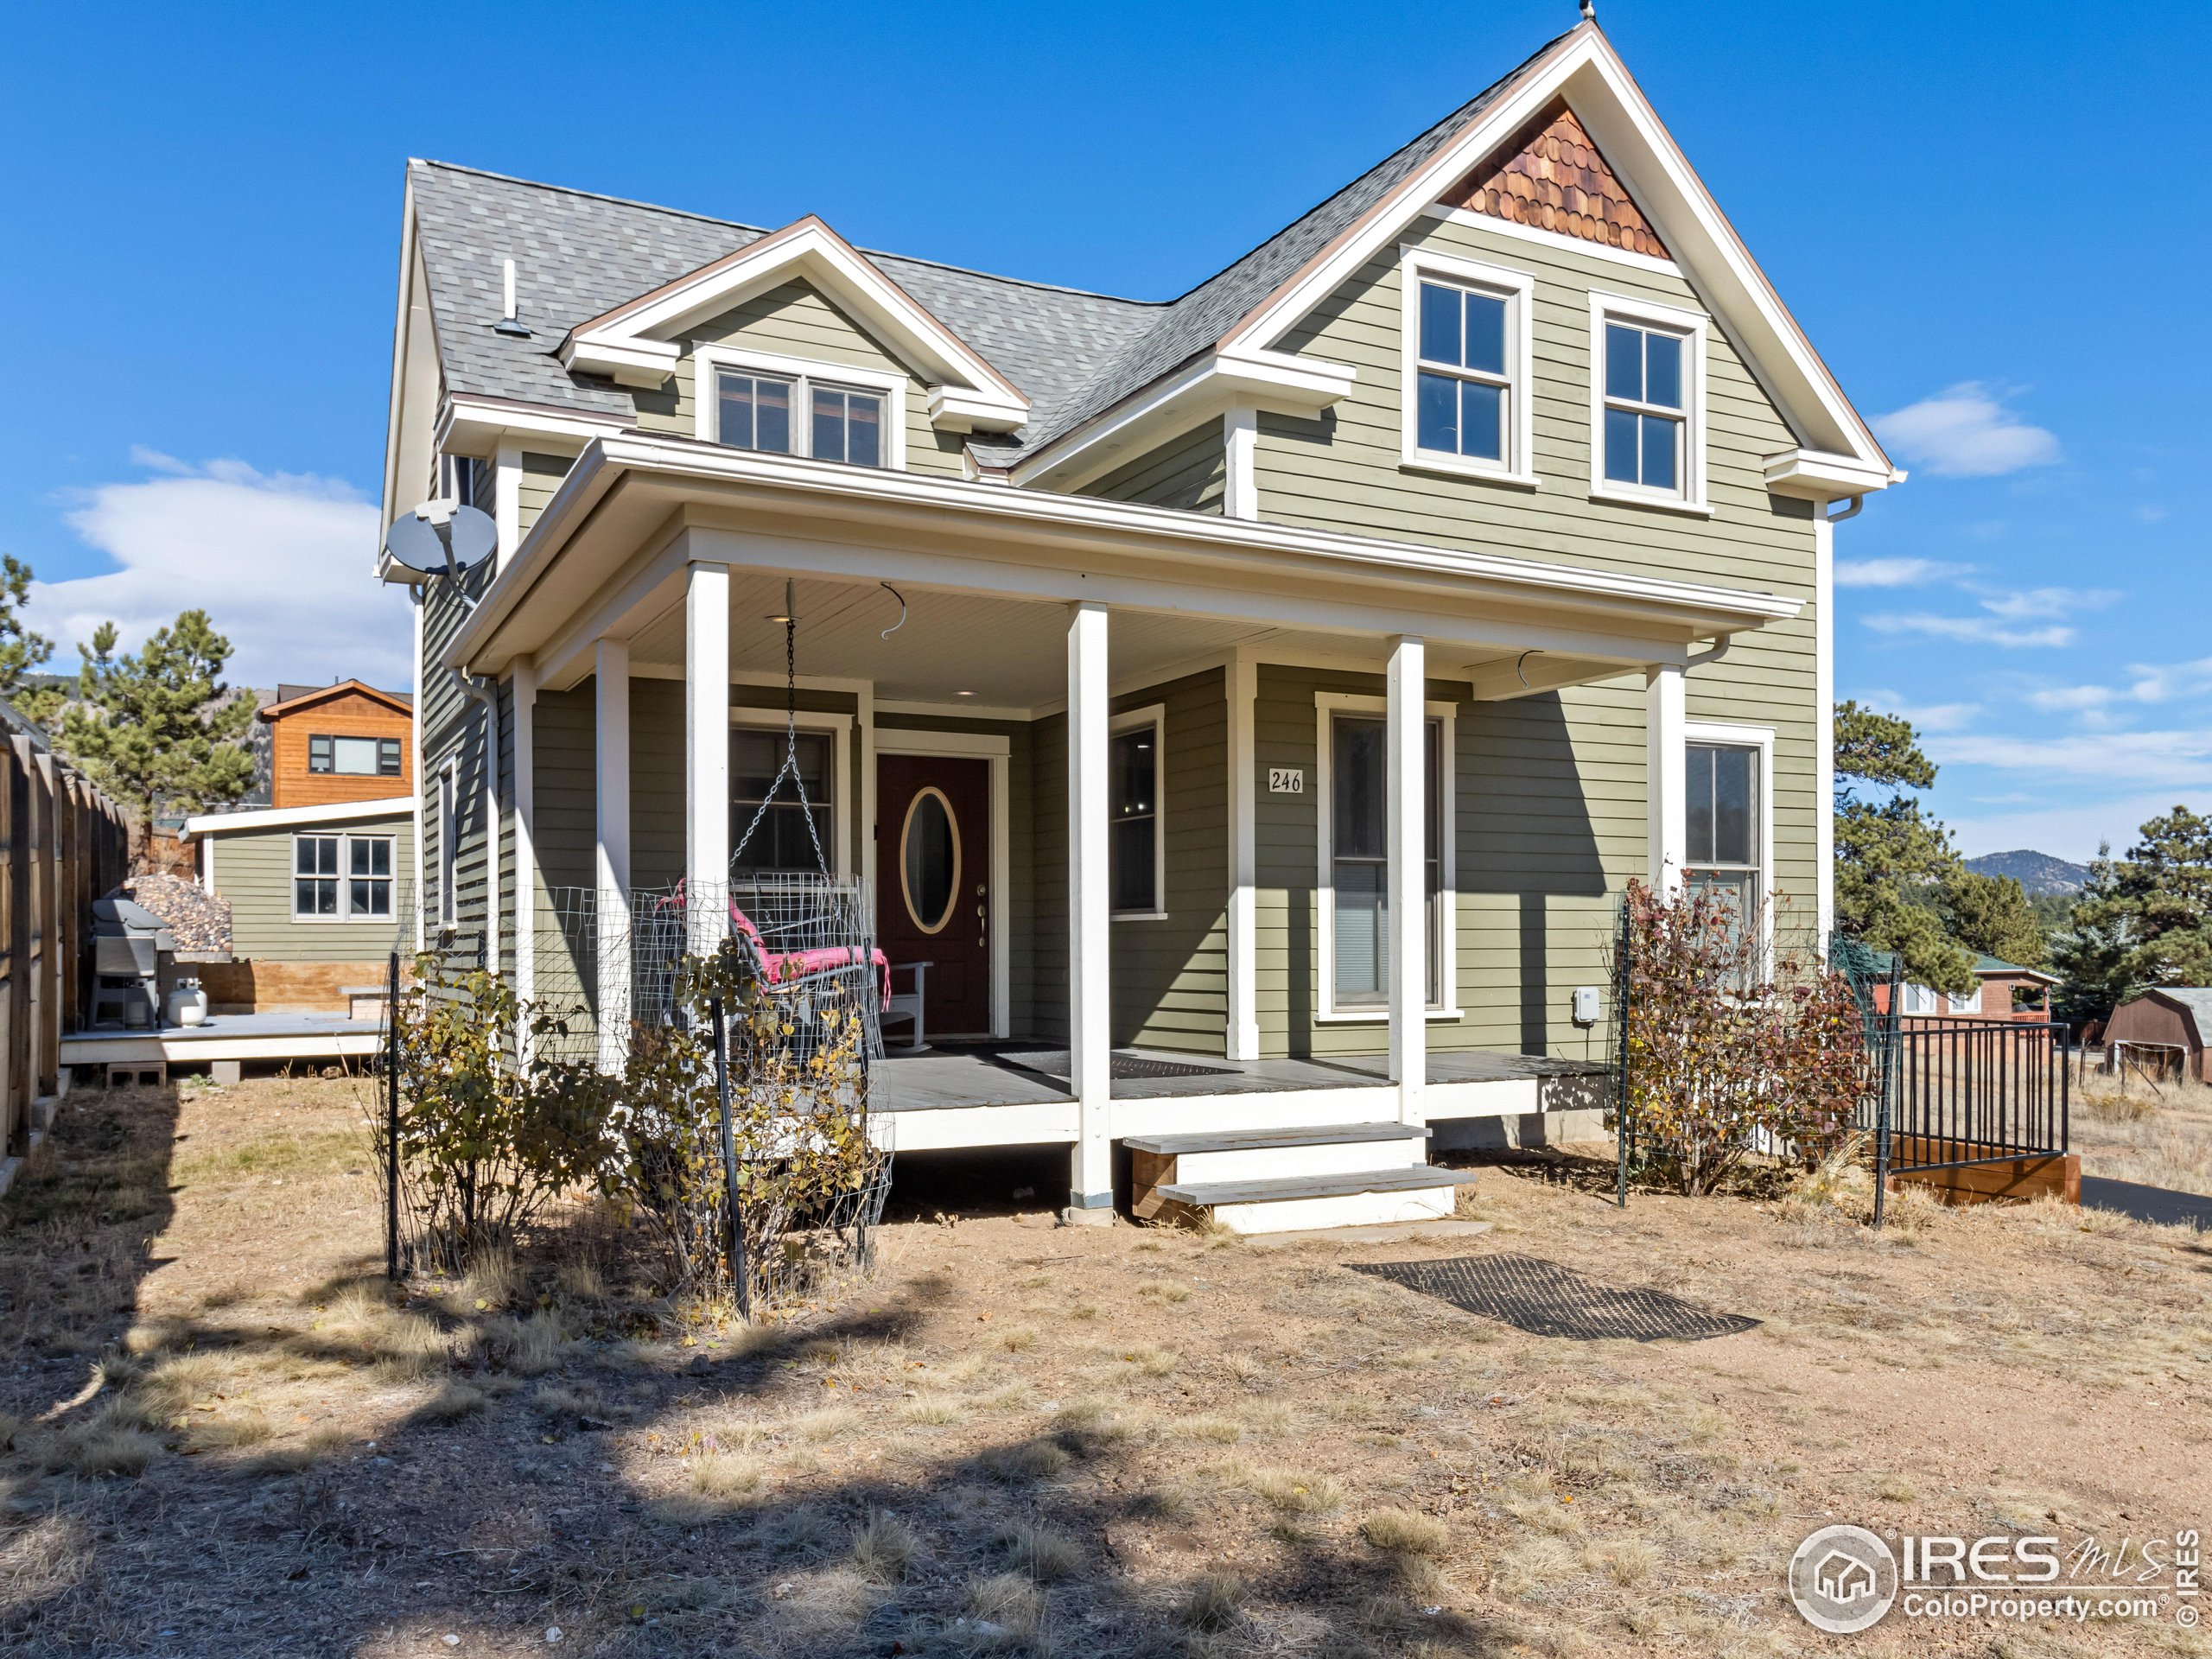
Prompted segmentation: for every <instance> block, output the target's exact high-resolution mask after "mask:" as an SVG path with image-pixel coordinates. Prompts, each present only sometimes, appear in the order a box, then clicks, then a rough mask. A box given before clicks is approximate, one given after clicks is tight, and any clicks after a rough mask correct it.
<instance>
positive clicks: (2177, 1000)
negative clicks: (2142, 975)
mask: <svg viewBox="0 0 2212 1659" xmlns="http://www.w3.org/2000/svg"><path fill="white" fill-rule="evenodd" d="M2206 1033H2212V986H2204V985H2161V986H2159V987H2158V988H2156V989H2154V990H2148V991H2145V992H2144V993H2143V994H2142V995H2139V996H2136V997H2132V998H2130V999H2129V1000H2128V1001H2125V1002H2123V1003H2121V1004H2120V1006H2119V1007H2116V1008H2114V1009H2113V1011H2112V1018H2111V1019H2110V1020H2107V1021H2106V1022H2105V1067H2106V1069H2107V1071H2110V1070H2113V1069H2115V1068H2116V1067H2117V1066H2118V1065H2119V1064H2120V1058H2121V1057H2122V1055H2123V1054H2124V1055H2125V1056H2126V1058H2128V1059H2130V1060H2133V1061H2134V1062H2136V1063H2137V1064H2139V1065H2144V1066H2145V1067H2149V1068H2152V1069H2153V1070H2154V1071H2175V1070H2177V1071H2180V1073H2181V1075H2183V1077H2195V1078H2196V1080H2197V1081H2198V1082H2200V1083H2212V1075H2208V1074H2207V1072H2206V1070H2205V1060H2204V1039H2205V1036H2206Z"/></svg>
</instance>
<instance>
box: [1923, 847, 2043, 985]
mask: <svg viewBox="0 0 2212 1659" xmlns="http://www.w3.org/2000/svg"><path fill="white" fill-rule="evenodd" d="M1936 912H1937V914H1938V915H1940V916H1941V917H1942V919H1943V925H1944V927H1945V928H1946V929H1948V931H1949V932H1950V935H1951V937H1952V938H1954V939H1956V940H1957V941H1958V942H1959V943H1960V944H1963V945H1964V946H1966V948H1967V950H1979V951H1980V952H1982V953H1983V954H1984V955H1985V956H1992V957H1998V958H1999V959H2000V960H2002V961H2005V962H2010V963H2018V965H2019V966H2021V967H2023V968H2040V967H2042V966H2043V964H2044V957H2046V956H2047V955H2048V954H2049V951H2050V944H2049V942H2048V940H2047V939H2046V938H2045V937H2044V925H2043V918H2042V917H2041V916H2039V915H2037V912H2036V908H2035V906H2033V905H2031V904H2030V903H2029V902H2028V895H2027V893H2025V892H2024V891H2023V890H2022V888H2021V887H2020V884H2019V883H2018V881H2016V880H2013V879H2012V877H2011V876H2009V875H1981V874H1976V873H1975V872H1974V871H1973V870H1970V869H1968V868H1966V866H1965V865H1963V864H1961V865H1960V866H1958V867H1957V868H1955V869H1954V870H1952V871H1951V872H1950V873H1949V874H1947V875H1946V876H1945V877H1944V878H1943V885H1942V887H1940V888H1939V889H1938V890H1937V893H1936Z"/></svg>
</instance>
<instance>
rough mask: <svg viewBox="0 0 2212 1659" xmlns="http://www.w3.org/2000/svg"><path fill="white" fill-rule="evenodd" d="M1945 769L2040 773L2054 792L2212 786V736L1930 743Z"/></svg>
mask: <svg viewBox="0 0 2212 1659" xmlns="http://www.w3.org/2000/svg"><path fill="white" fill-rule="evenodd" d="M1928 751H1929V759H1930V760H1934V761H1935V762H1936V765H1938V766H1989V767H1992V768H1993V769H1994V770H1996V771H1999V772H2032V773H2034V774H2036V776H2037V779H2038V780H2039V781H2041V782H2042V783H2043V784H2044V785H2045V786H2046V788H2048V789H2050V790H2053V791H2056V790H2057V789H2059V788H2062V787H2071V786H2073V785H2079V784H2097V783H2133V784H2158V785H2162V786H2165V787H2171V788H2175V789H2204V788H2208V787H2212V731H2186V730H2175V731H2164V732H2095V733H2084V734H2079V735H2075V736H2063V737H2050V736H2026V737H2019V736H2009V735H2004V734H1997V733H1984V734H1955V735H1951V736H1945V737H1942V738H1938V739H1935V740H1932V741H1930V742H1929V745H1928Z"/></svg>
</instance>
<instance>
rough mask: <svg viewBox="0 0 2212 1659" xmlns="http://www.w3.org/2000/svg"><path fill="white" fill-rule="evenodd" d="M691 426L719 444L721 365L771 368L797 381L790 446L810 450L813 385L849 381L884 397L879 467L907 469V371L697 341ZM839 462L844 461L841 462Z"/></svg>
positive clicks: (883, 469)
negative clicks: (718, 380)
mask: <svg viewBox="0 0 2212 1659" xmlns="http://www.w3.org/2000/svg"><path fill="white" fill-rule="evenodd" d="M691 358H692V371H691V373H692V379H691V401H692V404H694V408H693V410H692V430H693V434H694V435H695V436H696V437H697V438H698V439H699V440H700V441H701V442H705V443H712V444H716V445H719V444H720V443H721V436H720V435H719V434H718V433H717V432H716V430H715V415H716V410H717V406H718V404H720V401H721V400H720V398H719V397H717V395H716V393H715V371H717V370H719V369H735V370H738V371H739V372H741V373H742V372H750V373H753V374H771V375H774V376H776V377H778V378H782V379H788V380H791V381H794V382H796V383H797V385H796V390H795V391H793V393H792V398H791V405H792V406H791V454H794V455H797V456H800V457H804V456H806V455H808V454H810V452H811V450H812V448H813V444H814V416H813V406H812V403H811V400H810V390H809V389H810V386H811V385H812V384H813V383H814V382H815V381H817V380H818V381H820V382H821V383H822V384H823V385H829V386H849V387H853V388H855V389H857V390H859V391H873V392H879V393H880V394H882V397H883V464H882V465H881V466H880V467H874V468H873V469H872V470H874V471H876V472H893V473H900V472H904V471H906V376H905V375H903V374H893V373H892V372H889V371H887V370H884V369H868V368H861V367H857V366H855V365H852V364H847V363H830V362H826V361H824V360H823V359H819V358H810V357H786V356H785V355H784V354H783V353H780V352H759V351H754V350H753V349H752V348H750V347H749V346H693V347H692V348H691ZM746 453H747V454H774V453H775V451H773V450H772V449H752V450H747V452H746ZM836 464H838V465H841V466H842V465H843V464H844V463H842V462H839V463H836Z"/></svg>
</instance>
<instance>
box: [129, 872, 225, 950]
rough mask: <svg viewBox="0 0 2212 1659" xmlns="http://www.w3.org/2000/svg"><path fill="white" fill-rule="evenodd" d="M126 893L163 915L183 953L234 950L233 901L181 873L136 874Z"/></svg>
mask: <svg viewBox="0 0 2212 1659" xmlns="http://www.w3.org/2000/svg"><path fill="white" fill-rule="evenodd" d="M123 892H124V897H126V898H129V899H135V900H137V902H138V903H139V904H142V905H143V906H145V907H146V908H147V909H149V910H150V911H152V912H154V914H155V915H156V916H158V917H160V918H162V921H164V922H166V923H167V924H168V930H169V931H170V932H172V933H174V934H175V936H176V949H177V954H178V955H179V956H189V957H227V956H229V955H230V954H231V901H230V900H229V899H221V898H218V897H217V896H216V895H215V894H213V893H209V892H208V891H207V889H206V888H205V887H201V886H200V884H199V883H198V882H196V881H188V880H185V879H184V878H183V877H182V876H179V875H134V876H132V877H131V878H130V880H128V881H125V882H124V884H123Z"/></svg>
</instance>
